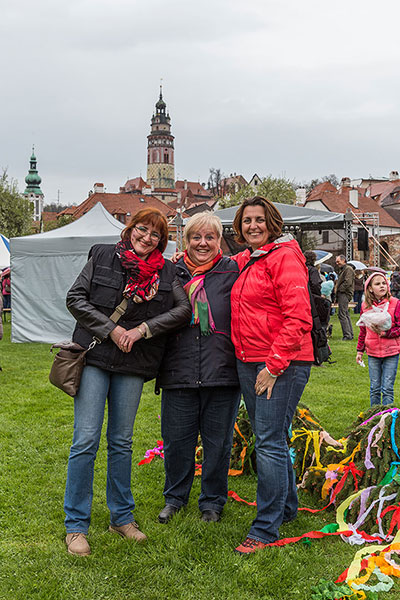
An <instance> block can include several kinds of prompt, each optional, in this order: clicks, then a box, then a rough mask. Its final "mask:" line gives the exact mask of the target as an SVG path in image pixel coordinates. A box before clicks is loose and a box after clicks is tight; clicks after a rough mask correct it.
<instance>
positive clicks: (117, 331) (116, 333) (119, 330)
mask: <svg viewBox="0 0 400 600" xmlns="http://www.w3.org/2000/svg"><path fill="white" fill-rule="evenodd" d="M124 333H126V329H124V328H123V327H121V326H120V325H117V326H116V327H115V328H114V329H113V330H112V332H111V333H110V338H111V339H112V341H113V342H114V344H115V345H116V346H118V347H119V345H120V338H121V335H123V334H124Z"/></svg>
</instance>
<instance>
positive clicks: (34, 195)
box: [24, 145, 44, 221]
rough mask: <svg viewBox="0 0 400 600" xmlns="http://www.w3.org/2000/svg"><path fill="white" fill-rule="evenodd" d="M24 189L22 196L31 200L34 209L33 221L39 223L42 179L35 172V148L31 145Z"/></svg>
mask: <svg viewBox="0 0 400 600" xmlns="http://www.w3.org/2000/svg"><path fill="white" fill-rule="evenodd" d="M25 183H26V188H25V191H24V196H25V197H26V198H28V200H31V202H32V203H33V207H34V216H33V218H34V220H35V221H40V219H41V216H42V210H43V198H44V194H43V192H42V190H41V189H40V184H41V183H42V178H41V177H40V175H39V173H38V170H37V160H36V156H35V146H34V145H32V154H31V158H30V160H29V173H28V175H27V176H26V177H25Z"/></svg>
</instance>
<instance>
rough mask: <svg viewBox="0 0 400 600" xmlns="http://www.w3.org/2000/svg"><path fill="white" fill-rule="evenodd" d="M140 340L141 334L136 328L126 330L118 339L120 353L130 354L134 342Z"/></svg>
mask: <svg viewBox="0 0 400 600" xmlns="http://www.w3.org/2000/svg"><path fill="white" fill-rule="evenodd" d="M141 339H142V334H141V333H140V331H139V330H138V328H137V327H134V328H133V329H128V330H127V331H125V332H124V333H123V334H122V335H121V337H120V338H119V342H118V347H119V349H120V350H122V352H130V351H131V350H132V346H133V344H134V343H135V342H137V341H138V340H141Z"/></svg>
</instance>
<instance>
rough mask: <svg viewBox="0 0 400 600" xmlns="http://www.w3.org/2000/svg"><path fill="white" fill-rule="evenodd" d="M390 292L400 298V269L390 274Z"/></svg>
mask: <svg viewBox="0 0 400 600" xmlns="http://www.w3.org/2000/svg"><path fill="white" fill-rule="evenodd" d="M390 293H391V294H392V296H394V297H395V298H399V299H400V273H399V271H393V273H392V274H391V276H390Z"/></svg>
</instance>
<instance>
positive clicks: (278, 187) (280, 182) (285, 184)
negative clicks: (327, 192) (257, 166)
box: [220, 175, 296, 208]
mask: <svg viewBox="0 0 400 600" xmlns="http://www.w3.org/2000/svg"><path fill="white" fill-rule="evenodd" d="M253 196H264V198H268V200H271V202H281V203H282V204H294V202H295V200H296V192H295V188H294V183H293V182H292V181H290V180H289V179H286V178H285V177H272V175H268V177H264V178H263V179H262V181H261V183H260V184H259V185H257V186H254V187H253V186H252V185H250V184H248V185H245V186H243V187H242V188H240V190H238V191H237V192H235V193H234V194H230V195H229V196H227V197H225V198H223V199H222V200H221V201H220V206H221V208H227V207H228V206H236V205H237V204H241V202H243V200H245V199H246V198H252V197H253Z"/></svg>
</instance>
